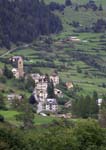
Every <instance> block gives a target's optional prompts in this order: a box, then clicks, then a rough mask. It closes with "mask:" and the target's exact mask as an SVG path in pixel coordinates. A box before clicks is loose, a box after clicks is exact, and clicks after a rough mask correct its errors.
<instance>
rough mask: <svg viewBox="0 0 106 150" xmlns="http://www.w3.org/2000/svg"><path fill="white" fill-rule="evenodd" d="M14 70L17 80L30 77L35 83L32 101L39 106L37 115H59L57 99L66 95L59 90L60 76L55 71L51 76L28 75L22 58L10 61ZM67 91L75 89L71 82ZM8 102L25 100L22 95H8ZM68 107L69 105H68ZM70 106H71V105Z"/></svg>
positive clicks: (67, 84) (17, 57)
mask: <svg viewBox="0 0 106 150" xmlns="http://www.w3.org/2000/svg"><path fill="white" fill-rule="evenodd" d="M9 61H10V62H11V64H12V66H13V68H12V70H11V71H12V73H13V76H14V77H15V78H16V79H19V78H25V79H27V78H28V77H29V76H30V77H31V78H32V79H33V81H34V82H35V87H34V89H33V92H32V94H31V97H30V100H29V101H32V99H33V102H31V103H32V104H34V103H36V104H37V113H42V112H51V113H57V112H58V110H59V105H58V102H57V99H56V97H59V98H62V97H63V95H64V93H63V92H62V91H61V89H58V88H57V85H59V80H60V78H59V75H58V73H57V72H56V71H53V72H52V73H51V74H50V75H48V74H44V75H41V74H39V73H30V74H26V73H25V71H24V60H23V58H22V57H21V56H13V57H11V58H10V59H9ZM66 87H67V89H71V88H73V84H72V83H71V82H67V83H66ZM49 88H51V89H50V90H51V91H50V92H51V95H50V94H49V93H48V92H49ZM7 97H8V101H9V102H10V103H11V104H12V102H13V101H14V100H15V99H18V100H19V101H21V99H22V98H23V97H22V95H19V94H16V93H10V94H8V96H7ZM66 105H67V104H66ZM69 106H70V104H69Z"/></svg>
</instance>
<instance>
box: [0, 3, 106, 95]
mask: <svg viewBox="0 0 106 150" xmlns="http://www.w3.org/2000/svg"><path fill="white" fill-rule="evenodd" d="M51 1H56V2H59V3H64V0H45V2H46V3H49V2H51ZM72 2H73V3H76V2H77V3H86V2H87V0H72ZM96 2H97V4H99V3H102V4H103V6H104V7H105V6H106V1H105V0H101V1H100V0H97V1H96ZM55 13H56V14H58V15H59V16H60V18H61V19H62V22H63V26H64V30H63V32H62V33H60V34H59V35H52V36H53V39H56V40H57V41H58V39H64V38H65V37H68V36H70V35H77V36H78V37H79V38H80V39H81V40H87V41H88V42H87V43H82V42H81V43H80V44H74V46H75V48H73V49H72V48H70V46H71V44H64V45H61V46H62V47H63V48H62V49H61V46H60V45H59V46H58V48H57V49H55V47H56V46H55V45H56V44H54V43H53V46H54V48H51V47H50V48H49V49H50V51H51V52H46V51H45V49H44V48H43V47H40V51H38V50H37V49H36V48H35V49H31V48H27V49H22V50H19V51H16V52H14V53H12V54H10V55H9V56H8V57H10V56H11V55H22V56H26V57H27V58H28V60H25V64H36V62H49V61H48V60H45V58H49V57H53V59H52V60H53V62H54V63H55V64H56V65H58V66H59V65H67V64H68V65H69V66H68V68H67V70H62V71H60V72H59V74H60V77H61V78H62V79H63V80H64V81H73V82H74V84H78V85H79V86H81V87H82V88H83V89H84V90H83V91H81V92H80V93H83V94H84V93H89V92H90V93H91V92H92V91H93V90H97V91H98V92H99V93H105V92H106V89H105V88H101V87H98V85H100V84H102V83H104V81H105V77H101V76H100V75H97V76H94V75H93V74H94V73H95V74H102V75H104V73H101V72H100V71H98V70H97V69H95V68H93V67H91V66H88V65H87V64H85V63H84V62H82V61H73V60H71V56H69V55H68V54H67V52H68V51H75V50H77V49H79V50H80V51H81V52H83V53H86V54H90V55H93V56H96V55H98V56H99V57H100V58H101V59H102V61H101V62H100V63H102V64H106V48H104V50H102V48H103V47H105V46H103V44H104V43H105V42H106V38H104V40H105V42H100V36H101V35H104V34H99V33H98V34H97V33H95V34H94V33H79V34H77V33H73V28H72V26H70V25H69V23H71V22H72V21H79V22H80V24H81V25H90V24H91V23H93V22H95V21H96V20H97V19H99V18H105V17H106V11H105V10H104V11H103V12H100V11H96V12H94V11H92V10H88V11H85V10H83V9H80V10H79V11H78V12H75V11H74V10H73V9H72V8H70V7H67V8H65V10H64V15H63V14H62V13H59V12H57V11H56V12H55ZM67 46H68V48H67ZM93 48H95V49H96V50H93ZM51 49H53V50H51ZM41 54H42V58H38V56H39V55H41ZM57 56H58V57H60V58H61V59H63V58H65V60H66V62H65V63H63V62H62V61H61V60H60V58H57ZM98 61H100V60H98ZM1 66H3V64H2V63H0V67H1ZM77 66H80V68H81V70H82V73H80V74H79V73H77V70H76V68H77ZM38 69H40V71H41V72H42V73H49V74H50V72H51V71H52V69H53V68H48V67H45V68H44V67H42V68H41V67H38ZM85 71H88V73H89V76H88V77H86V76H85V74H84V72H85ZM87 82H88V83H87ZM7 85H8V86H6V88H7V87H9V86H10V85H11V82H10V83H8V84H7ZM10 87H11V86H10ZM12 88H13V87H12Z"/></svg>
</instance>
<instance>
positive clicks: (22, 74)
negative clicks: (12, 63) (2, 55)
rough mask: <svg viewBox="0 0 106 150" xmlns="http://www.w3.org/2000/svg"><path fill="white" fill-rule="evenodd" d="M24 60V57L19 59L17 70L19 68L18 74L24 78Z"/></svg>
mask: <svg viewBox="0 0 106 150" xmlns="http://www.w3.org/2000/svg"><path fill="white" fill-rule="evenodd" d="M23 67H24V66H23V59H22V57H19V59H18V62H17V68H18V72H19V77H23V76H24V69H23Z"/></svg>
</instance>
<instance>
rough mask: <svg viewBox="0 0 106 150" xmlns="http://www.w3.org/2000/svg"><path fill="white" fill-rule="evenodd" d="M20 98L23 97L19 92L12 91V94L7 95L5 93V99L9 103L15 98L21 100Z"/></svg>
mask: <svg viewBox="0 0 106 150" xmlns="http://www.w3.org/2000/svg"><path fill="white" fill-rule="evenodd" d="M22 98H23V96H22V95H19V94H14V93H12V94H8V95H7V99H8V101H9V103H10V104H12V102H13V101H14V100H15V99H18V100H19V101H21V100H22Z"/></svg>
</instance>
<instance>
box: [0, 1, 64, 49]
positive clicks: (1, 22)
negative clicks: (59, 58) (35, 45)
mask: <svg viewBox="0 0 106 150" xmlns="http://www.w3.org/2000/svg"><path fill="white" fill-rule="evenodd" d="M61 30H62V24H61V21H60V19H59V17H57V16H55V15H54V14H53V13H51V12H50V9H49V7H48V6H46V5H45V3H44V2H43V0H42V1H39V0H22V1H20V0H16V1H8V0H0V47H6V48H8V49H10V47H11V44H12V43H14V44H16V45H19V44H20V43H23V42H25V43H29V42H32V41H33V40H34V39H35V38H37V37H38V36H39V35H45V34H46V35H48V34H50V33H58V32H59V31H61Z"/></svg>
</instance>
